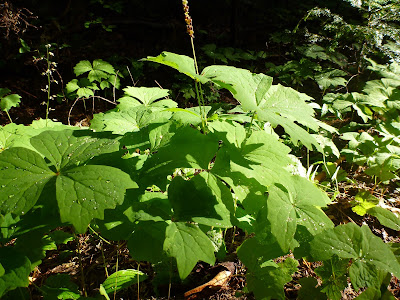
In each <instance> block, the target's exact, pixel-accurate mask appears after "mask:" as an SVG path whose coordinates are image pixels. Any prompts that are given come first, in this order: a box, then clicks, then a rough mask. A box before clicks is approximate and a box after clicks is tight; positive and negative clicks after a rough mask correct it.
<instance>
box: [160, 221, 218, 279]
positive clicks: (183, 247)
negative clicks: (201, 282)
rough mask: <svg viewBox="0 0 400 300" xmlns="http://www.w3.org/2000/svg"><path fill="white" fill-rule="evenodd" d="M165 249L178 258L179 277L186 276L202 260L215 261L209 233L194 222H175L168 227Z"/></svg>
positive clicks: (210, 262) (211, 263) (211, 262)
mask: <svg viewBox="0 0 400 300" xmlns="http://www.w3.org/2000/svg"><path fill="white" fill-rule="evenodd" d="M164 251H166V253H167V254H168V255H169V256H171V257H174V258H175V259H176V262H177V266H178V272H179V277H180V278H181V279H184V278H186V277H187V276H188V275H189V274H190V272H191V271H192V269H193V268H194V266H195V265H196V263H197V262H198V261H199V260H201V261H204V262H206V263H208V264H210V265H213V264H214V263H215V256H214V246H213V244H212V242H211V241H210V239H209V238H208V237H207V235H206V234H205V233H204V232H203V231H201V229H200V228H199V227H197V226H196V225H194V224H189V223H182V222H173V223H171V224H169V226H168V227H167V229H166V237H165V241H164Z"/></svg>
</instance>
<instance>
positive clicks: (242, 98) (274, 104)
mask: <svg viewBox="0 0 400 300" xmlns="http://www.w3.org/2000/svg"><path fill="white" fill-rule="evenodd" d="M202 75H203V76H205V77H208V78H210V79H211V80H212V81H213V82H215V83H216V84H218V85H220V86H221V87H225V88H227V89H228V90H229V91H230V92H231V93H232V95H233V96H234V97H235V99H237V100H238V101H239V102H240V103H241V105H242V107H243V109H244V110H245V111H253V112H255V113H256V114H257V116H258V119H259V120H261V121H268V122H270V123H271V124H272V126H273V127H276V126H278V125H281V126H282V127H283V128H284V129H285V131H286V132H287V133H288V134H289V135H290V137H291V139H292V140H293V142H294V143H297V142H298V141H301V142H302V143H303V144H304V145H305V146H306V147H308V148H309V149H312V145H314V146H315V147H316V148H317V149H319V150H321V149H320V146H319V144H318V143H317V141H316V140H315V138H314V137H312V136H311V135H310V134H309V133H308V132H307V131H306V130H304V129H303V128H302V127H300V126H299V125H297V124H296V123H295V122H297V123H299V124H301V125H304V126H306V127H308V128H310V129H312V130H314V131H317V130H318V128H319V127H320V125H319V123H318V122H317V120H316V119H314V117H313V116H314V110H313V109H312V108H311V106H310V105H308V104H307V103H306V102H305V101H306V100H309V99H310V97H308V96H306V95H305V94H301V93H299V92H297V91H295V90H293V89H291V88H287V87H283V86H281V85H272V86H271V87H270V88H269V89H268V90H267V91H265V90H266V88H267V87H268V85H266V84H264V83H265V82H268V81H269V79H268V78H270V77H268V76H267V75H264V74H253V73H251V72H250V71H248V70H244V69H239V68H235V67H230V66H210V67H207V68H205V69H204V71H203V73H202ZM221 83H222V85H221ZM260 84H261V86H263V85H265V86H264V88H261V87H260V89H259V85H260ZM257 90H260V91H261V90H262V91H263V97H262V99H256V97H260V94H257V95H256V93H257ZM264 91H265V93H264ZM294 108H295V109H294Z"/></svg>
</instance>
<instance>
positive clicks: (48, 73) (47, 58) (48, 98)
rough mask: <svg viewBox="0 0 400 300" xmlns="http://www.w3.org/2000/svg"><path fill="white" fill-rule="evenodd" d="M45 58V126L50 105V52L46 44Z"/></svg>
mask: <svg viewBox="0 0 400 300" xmlns="http://www.w3.org/2000/svg"><path fill="white" fill-rule="evenodd" d="M46 51H47V54H46V60H47V70H46V75H47V104H46V126H47V120H48V119H49V106H50V95H51V93H50V85H51V74H50V68H51V62H50V54H49V47H47V46H46Z"/></svg>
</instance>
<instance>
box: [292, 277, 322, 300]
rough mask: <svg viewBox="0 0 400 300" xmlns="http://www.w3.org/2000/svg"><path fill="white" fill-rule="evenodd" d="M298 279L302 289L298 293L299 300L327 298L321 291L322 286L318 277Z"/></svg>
mask: <svg viewBox="0 0 400 300" xmlns="http://www.w3.org/2000/svg"><path fill="white" fill-rule="evenodd" d="M298 281H299V283H300V284H301V289H300V290H299V293H298V299H299V300H308V299H315V300H326V295H325V294H324V293H322V292H321V287H319V286H318V281H317V279H316V278H313V277H303V278H300V279H299V280H298Z"/></svg>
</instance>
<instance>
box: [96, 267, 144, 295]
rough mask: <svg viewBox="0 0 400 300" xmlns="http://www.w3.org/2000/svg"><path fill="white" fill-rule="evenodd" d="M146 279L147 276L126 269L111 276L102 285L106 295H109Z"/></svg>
mask: <svg viewBox="0 0 400 300" xmlns="http://www.w3.org/2000/svg"><path fill="white" fill-rule="evenodd" d="M146 279H147V275H146V274H144V273H143V272H141V271H138V270H135V269H126V270H120V271H117V272H115V273H113V274H111V275H110V276H109V277H108V278H107V279H106V280H104V282H103V283H102V284H103V287H104V289H105V290H106V293H107V294H111V293H115V292H118V291H120V290H122V289H126V288H128V287H130V286H131V285H133V284H137V283H138V282H141V281H143V280H146Z"/></svg>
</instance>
